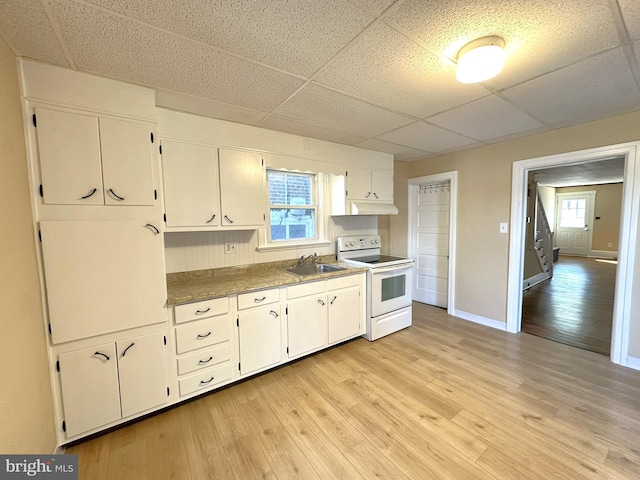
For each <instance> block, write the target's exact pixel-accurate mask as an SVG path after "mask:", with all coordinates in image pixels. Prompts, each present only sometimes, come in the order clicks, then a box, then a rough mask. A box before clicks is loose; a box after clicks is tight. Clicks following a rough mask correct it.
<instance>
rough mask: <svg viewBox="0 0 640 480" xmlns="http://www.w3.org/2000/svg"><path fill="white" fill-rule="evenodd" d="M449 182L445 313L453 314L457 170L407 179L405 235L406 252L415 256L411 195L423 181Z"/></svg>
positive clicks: (413, 208) (413, 206) (413, 212)
mask: <svg viewBox="0 0 640 480" xmlns="http://www.w3.org/2000/svg"><path fill="white" fill-rule="evenodd" d="M447 181H448V182H449V185H450V192H449V193H450V195H449V262H448V263H449V265H448V269H449V272H448V275H447V277H448V278H447V313H448V314H449V315H453V313H454V312H455V285H456V218H458V215H457V209H458V207H457V205H458V200H457V199H458V172H457V171H453V172H444V173H438V174H435V175H427V176H424V177H416V178H410V179H408V180H407V186H408V190H409V202H408V206H409V208H408V211H409V219H408V220H409V221H408V222H407V223H408V237H407V253H408V254H409V257H411V258H415V255H414V254H415V252H414V244H413V230H414V228H413V218H414V214H415V211H414V210H415V208H416V207H417V205H415V204H414V201H413V196H414V193H416V192H418V191H419V189H420V185H421V184H424V183H440V182H447Z"/></svg>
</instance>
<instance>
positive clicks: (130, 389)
mask: <svg viewBox="0 0 640 480" xmlns="http://www.w3.org/2000/svg"><path fill="white" fill-rule="evenodd" d="M116 350H117V352H118V371H119V378H120V402H121V405H122V417H123V418H126V417H128V416H130V415H134V414H136V413H140V412H143V411H145V410H148V409H150V408H153V407H156V406H158V405H162V404H164V403H166V401H167V382H166V379H165V369H164V366H165V358H164V356H165V344H164V335H163V334H162V333H153V334H151V335H145V336H142V337H135V338H130V339H128V340H121V341H119V342H117V343H116Z"/></svg>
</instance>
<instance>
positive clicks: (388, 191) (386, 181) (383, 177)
mask: <svg viewBox="0 0 640 480" xmlns="http://www.w3.org/2000/svg"><path fill="white" fill-rule="evenodd" d="M371 192H372V195H373V200H384V201H386V202H392V201H393V172H390V171H388V172H384V171H373V172H371Z"/></svg>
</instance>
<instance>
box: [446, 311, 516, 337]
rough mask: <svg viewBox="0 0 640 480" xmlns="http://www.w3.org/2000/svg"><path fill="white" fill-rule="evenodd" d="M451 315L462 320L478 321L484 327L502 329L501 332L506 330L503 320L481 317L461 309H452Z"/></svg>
mask: <svg viewBox="0 0 640 480" xmlns="http://www.w3.org/2000/svg"><path fill="white" fill-rule="evenodd" d="M453 316H454V317H458V318H461V319H463V320H468V321H470V322H473V323H479V324H480V325H484V326H486V327H491V328H495V329H497V330H502V331H503V332H506V331H507V324H506V323H505V322H501V321H500V320H494V319H493V318H487V317H481V316H480V315H476V314H474V313H469V312H463V311H462V310H454V311H453Z"/></svg>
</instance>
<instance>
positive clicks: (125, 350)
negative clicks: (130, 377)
mask: <svg viewBox="0 0 640 480" xmlns="http://www.w3.org/2000/svg"><path fill="white" fill-rule="evenodd" d="M134 345H135V342H131V345H129V346H128V347H127V348H125V349H124V352H122V356H123V357H124V356H125V355H126V354H127V352H128V351H129V349H130V348H131V347H133V346H134Z"/></svg>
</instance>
